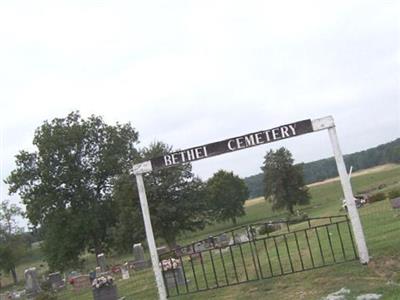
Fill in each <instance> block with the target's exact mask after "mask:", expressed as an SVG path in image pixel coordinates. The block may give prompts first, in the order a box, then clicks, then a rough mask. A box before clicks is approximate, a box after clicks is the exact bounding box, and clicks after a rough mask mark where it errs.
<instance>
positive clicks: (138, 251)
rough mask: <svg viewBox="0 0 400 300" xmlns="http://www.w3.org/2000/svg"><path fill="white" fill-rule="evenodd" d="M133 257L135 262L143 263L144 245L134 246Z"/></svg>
mask: <svg viewBox="0 0 400 300" xmlns="http://www.w3.org/2000/svg"><path fill="white" fill-rule="evenodd" d="M133 257H134V259H135V261H143V260H144V250H143V246H142V244H140V243H139V244H134V245H133Z"/></svg>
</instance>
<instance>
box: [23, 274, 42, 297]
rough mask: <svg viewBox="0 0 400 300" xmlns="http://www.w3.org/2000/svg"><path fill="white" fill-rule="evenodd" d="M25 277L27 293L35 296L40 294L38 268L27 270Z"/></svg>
mask: <svg viewBox="0 0 400 300" xmlns="http://www.w3.org/2000/svg"><path fill="white" fill-rule="evenodd" d="M24 275H25V290H26V293H27V294H29V295H31V296H34V295H36V294H38V293H39V292H40V284H39V278H38V274H37V272H36V268H29V269H26V270H25V272H24Z"/></svg>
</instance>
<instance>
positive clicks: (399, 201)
mask: <svg viewBox="0 0 400 300" xmlns="http://www.w3.org/2000/svg"><path fill="white" fill-rule="evenodd" d="M390 201H391V203H392V208H393V209H400V197H397V198H394V199H392V200H390Z"/></svg>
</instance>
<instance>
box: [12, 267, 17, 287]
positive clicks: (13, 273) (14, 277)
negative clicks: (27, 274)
mask: <svg viewBox="0 0 400 300" xmlns="http://www.w3.org/2000/svg"><path fill="white" fill-rule="evenodd" d="M10 272H11V275H12V278H13V281H14V284H18V277H17V272H16V271H15V267H12V269H11V270H10Z"/></svg>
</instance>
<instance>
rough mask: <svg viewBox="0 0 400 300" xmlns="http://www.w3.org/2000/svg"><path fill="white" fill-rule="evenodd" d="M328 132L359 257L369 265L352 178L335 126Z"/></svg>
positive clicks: (363, 262)
mask: <svg viewBox="0 0 400 300" xmlns="http://www.w3.org/2000/svg"><path fill="white" fill-rule="evenodd" d="M328 132H329V138H330V140H331V143H332V148H333V153H334V155H335V160H336V166H337V169H338V172H339V177H340V182H341V184H342V188H343V193H344V198H345V201H346V205H347V209H348V213H349V216H350V222H351V225H352V227H353V232H354V237H355V241H356V245H357V250H358V255H359V256H360V262H361V263H362V264H367V263H368V262H369V255H368V248H367V244H366V243H365V236H364V231H363V228H362V225H361V221H360V216H359V214H358V210H357V207H356V202H355V199H354V196H353V190H352V188H351V184H350V176H349V175H348V174H347V171H346V166H345V164H344V159H343V155H342V151H341V150H340V146H339V139H338V137H337V134H336V129H335V125H334V124H333V126H331V127H329V128H328Z"/></svg>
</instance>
